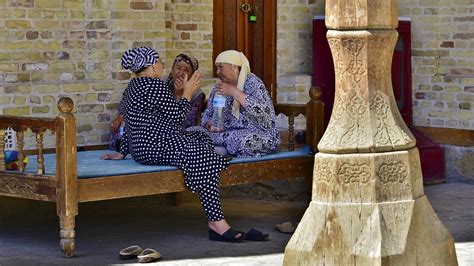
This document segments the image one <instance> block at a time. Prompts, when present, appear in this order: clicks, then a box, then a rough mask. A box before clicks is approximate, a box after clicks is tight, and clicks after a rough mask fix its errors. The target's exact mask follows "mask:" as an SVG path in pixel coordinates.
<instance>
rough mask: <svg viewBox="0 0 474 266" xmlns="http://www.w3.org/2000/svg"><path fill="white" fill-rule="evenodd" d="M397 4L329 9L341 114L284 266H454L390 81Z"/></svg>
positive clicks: (323, 146) (318, 159) (318, 162)
mask: <svg viewBox="0 0 474 266" xmlns="http://www.w3.org/2000/svg"><path fill="white" fill-rule="evenodd" d="M397 19H398V18H397V4H396V0H372V1H367V0H353V1H341V0H326V25H327V27H328V28H329V29H331V30H330V31H328V33H327V38H328V42H329V45H330V47H331V52H332V55H333V61H334V68H335V74H336V94H335V98H334V99H335V100H334V108H333V111H332V114H331V120H330V122H329V125H328V128H327V130H326V132H325V133H324V135H323V137H322V139H321V141H320V142H319V144H318V149H319V151H320V153H318V154H316V156H315V161H314V164H315V167H314V172H313V189H312V191H313V192H312V201H311V203H310V206H309V207H308V209H307V210H306V212H305V214H304V216H303V219H302V220H301V222H300V224H299V226H298V228H297V230H296V232H295V234H294V235H293V237H292V238H291V240H290V242H289V243H288V245H287V246H286V248H285V258H284V264H285V265H457V259H456V252H455V248H454V241H453V238H452V237H451V235H450V233H449V232H448V231H447V230H446V228H445V227H444V226H443V224H442V223H441V222H440V220H439V219H438V217H437V216H436V214H435V212H434V211H433V209H432V208H431V205H430V203H429V201H428V199H427V197H426V196H425V195H424V191H423V183H422V176H421V166H420V159H419V154H418V149H417V148H416V147H415V138H414V137H413V135H412V134H411V132H410V131H409V130H408V128H407V126H406V125H405V123H404V122H403V119H402V118H401V115H400V113H399V112H398V109H397V105H396V102H395V98H394V96H393V89H392V81H391V75H390V73H391V71H390V70H391V64H392V62H391V58H392V55H393V50H394V47H395V43H396V40H397V35H398V34H397V32H396V30H395V28H396V27H397Z"/></svg>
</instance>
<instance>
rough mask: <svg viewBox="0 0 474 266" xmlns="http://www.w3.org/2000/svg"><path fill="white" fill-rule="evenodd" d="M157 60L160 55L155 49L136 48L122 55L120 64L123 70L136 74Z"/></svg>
mask: <svg viewBox="0 0 474 266" xmlns="http://www.w3.org/2000/svg"><path fill="white" fill-rule="evenodd" d="M158 58H160V55H159V54H158V52H157V51H156V50H155V49H153V48H150V47H136V48H133V49H130V50H128V51H126V52H125V53H124V54H123V56H122V60H121V63H122V67H123V68H124V69H127V70H130V71H133V72H135V73H137V72H139V71H140V70H141V69H142V68H144V67H147V66H151V65H154V64H155V63H156V60H158Z"/></svg>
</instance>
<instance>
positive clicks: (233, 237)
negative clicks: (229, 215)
mask: <svg viewBox="0 0 474 266" xmlns="http://www.w3.org/2000/svg"><path fill="white" fill-rule="evenodd" d="M238 234H240V236H239V237H237V235H238ZM244 239H245V233H241V232H239V231H236V230H234V229H232V228H229V229H228V230H227V231H225V232H224V233H223V234H222V235H219V234H218V233H216V232H215V231H214V230H209V240H211V241H220V242H230V243H239V242H242V240H244Z"/></svg>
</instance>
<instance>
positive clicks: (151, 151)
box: [120, 77, 229, 221]
mask: <svg viewBox="0 0 474 266" xmlns="http://www.w3.org/2000/svg"><path fill="white" fill-rule="evenodd" d="M125 98H126V105H125V106H126V114H127V115H126V116H125V134H124V136H123V139H122V143H121V146H120V153H122V154H124V155H127V154H131V155H132V157H133V159H134V160H135V161H137V162H138V163H141V164H147V165H173V166H177V167H179V168H180V169H182V170H183V171H184V175H185V178H184V184H185V185H186V187H188V188H189V189H191V190H192V191H193V192H197V193H199V199H200V200H201V205H202V206H203V208H204V212H205V213H206V215H207V219H208V220H209V221H219V220H222V219H224V215H223V213H222V209H221V204H220V190H219V187H220V173H221V171H222V170H223V169H225V168H227V167H228V165H229V163H228V161H227V160H226V159H225V158H224V157H222V156H220V155H218V154H216V153H215V152H214V146H213V145H212V141H211V139H210V138H209V137H208V136H207V135H206V134H204V133H203V132H192V131H190V132H187V131H184V130H183V129H182V127H181V126H180V125H181V123H182V122H183V120H184V119H185V118H186V115H187V114H188V112H189V109H190V104H189V101H188V100H187V99H184V98H183V99H181V100H179V101H176V98H175V97H174V95H173V94H172V92H171V90H170V89H169V88H167V86H166V85H165V83H164V82H163V81H162V80H161V79H155V78H149V77H138V78H134V79H132V80H131V81H130V83H129V84H128V87H127V89H126V90H125Z"/></svg>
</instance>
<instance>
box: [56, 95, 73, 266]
mask: <svg viewBox="0 0 474 266" xmlns="http://www.w3.org/2000/svg"><path fill="white" fill-rule="evenodd" d="M73 108H74V103H73V101H72V100H71V98H67V97H63V98H61V99H60V100H59V102H58V109H59V111H60V114H59V115H58V117H57V125H56V178H57V179H58V180H57V187H56V207H57V215H58V216H59V223H60V227H61V231H60V237H61V240H60V248H61V252H62V253H63V255H64V256H65V257H72V256H74V251H75V239H74V238H75V231H74V227H75V217H76V215H77V213H78V195H77V150H76V149H77V140H76V119H75V117H74V115H72V113H71V112H72V109H73Z"/></svg>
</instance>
